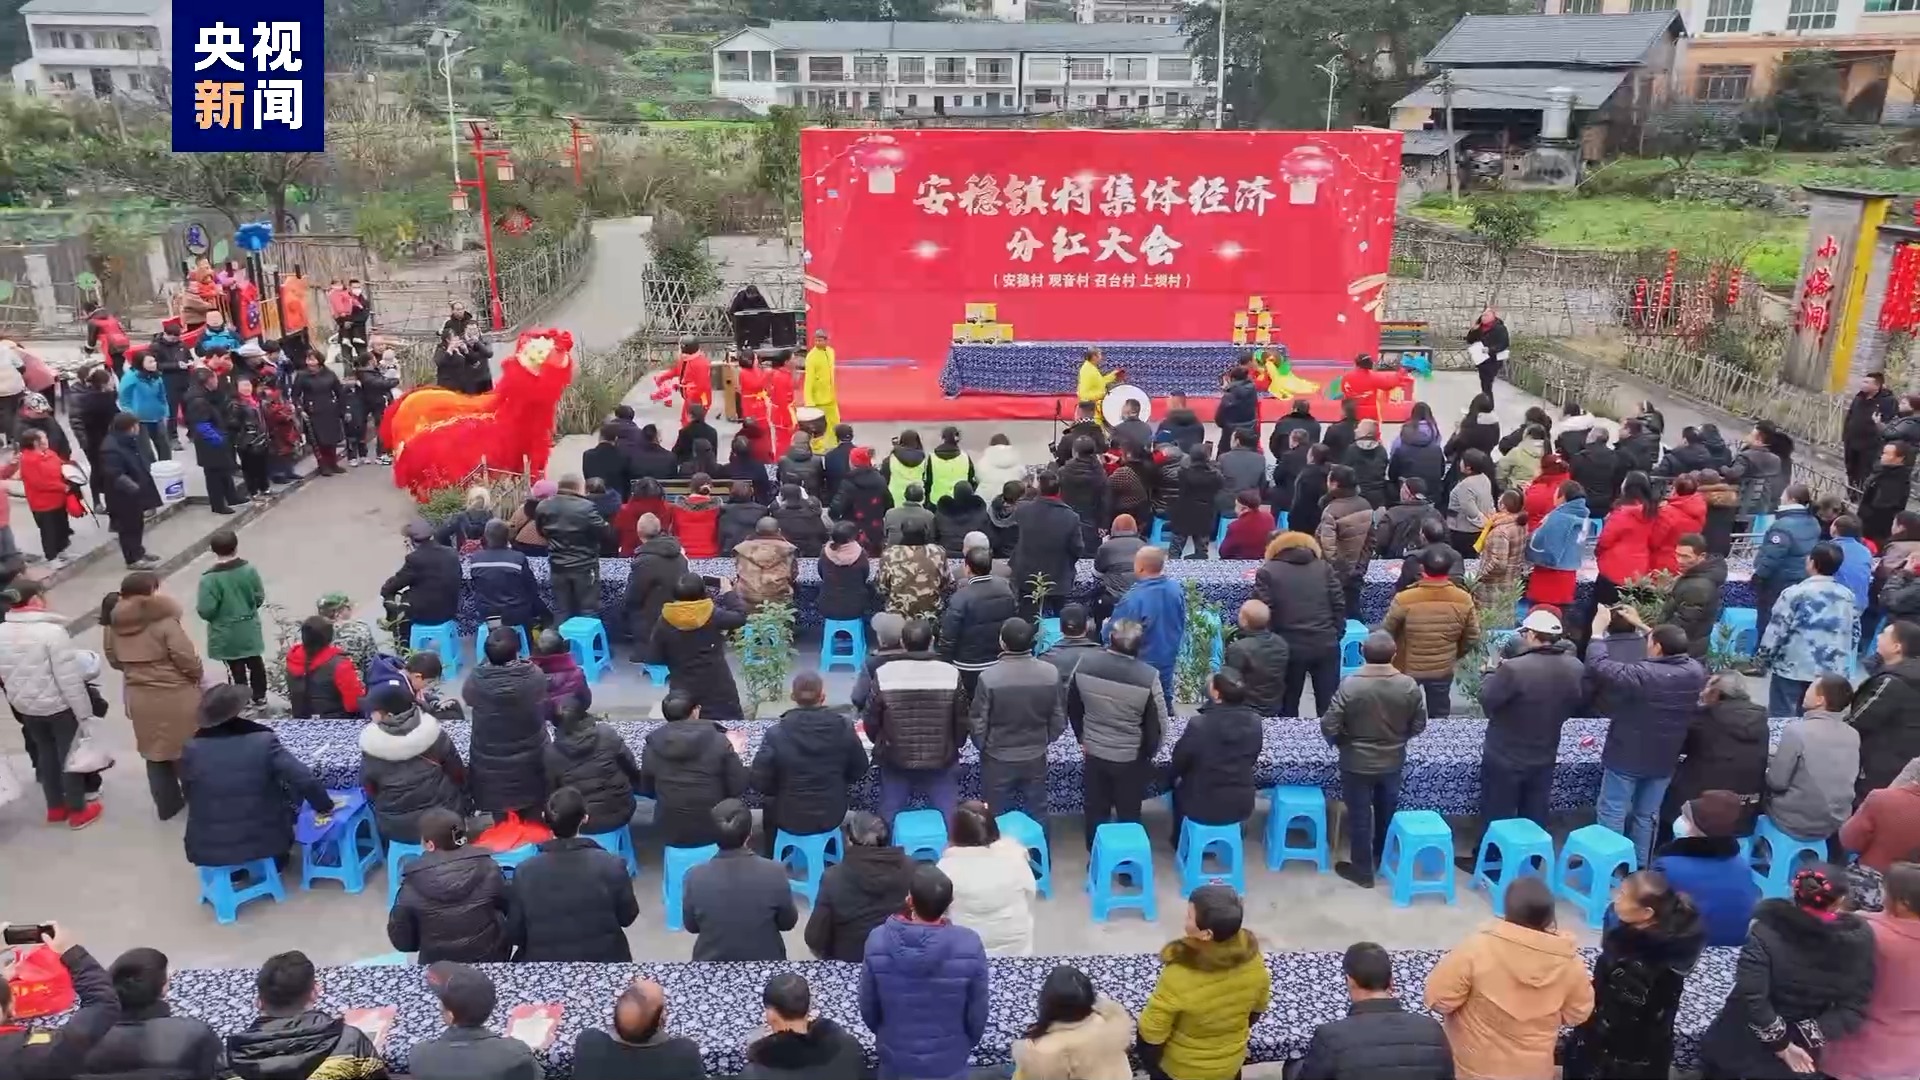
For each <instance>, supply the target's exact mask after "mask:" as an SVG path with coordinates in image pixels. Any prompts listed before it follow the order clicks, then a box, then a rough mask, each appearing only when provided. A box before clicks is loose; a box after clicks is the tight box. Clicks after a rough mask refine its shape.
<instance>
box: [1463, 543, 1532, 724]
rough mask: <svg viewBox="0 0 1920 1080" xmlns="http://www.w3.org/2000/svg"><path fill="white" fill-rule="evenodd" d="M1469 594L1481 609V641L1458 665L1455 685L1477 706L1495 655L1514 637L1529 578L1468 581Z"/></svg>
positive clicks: (1468, 651) (1521, 576)
mask: <svg viewBox="0 0 1920 1080" xmlns="http://www.w3.org/2000/svg"><path fill="white" fill-rule="evenodd" d="M1467 591H1468V592H1471V593H1472V594H1473V597H1474V603H1475V604H1476V605H1477V606H1478V607H1479V609H1480V640H1479V641H1477V642H1475V643H1474V645H1473V647H1472V648H1471V649H1468V650H1467V655H1465V656H1463V657H1461V658H1460V662H1459V663H1458V664H1456V665H1455V666H1454V685H1455V686H1457V687H1459V688H1460V692H1461V693H1462V694H1464V695H1465V696H1466V697H1467V698H1468V699H1470V700H1471V701H1472V702H1473V703H1474V704H1475V705H1478V704H1479V703H1480V687H1481V684H1483V683H1484V682H1485V681H1486V677H1487V672H1488V670H1489V669H1490V668H1491V667H1492V664H1493V658H1494V656H1495V655H1496V654H1497V653H1498V652H1499V651H1500V646H1501V645H1502V644H1503V643H1505V641H1506V640H1507V638H1509V637H1511V636H1512V635H1513V632H1514V631H1513V628H1514V626H1515V625H1516V619H1515V616H1516V615H1517V614H1518V611H1517V609H1518V605H1519V603H1520V598H1521V597H1522V596H1525V595H1526V592H1527V579H1526V575H1525V574H1522V575H1520V576H1519V577H1516V578H1514V579H1513V580H1511V581H1505V582H1491V581H1490V582H1485V583H1482V582H1480V581H1479V580H1478V579H1476V578H1469V579H1468V580H1467Z"/></svg>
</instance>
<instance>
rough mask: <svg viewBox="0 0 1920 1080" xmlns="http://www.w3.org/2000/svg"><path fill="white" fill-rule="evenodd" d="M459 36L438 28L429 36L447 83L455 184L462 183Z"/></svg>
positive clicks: (450, 146)
mask: <svg viewBox="0 0 1920 1080" xmlns="http://www.w3.org/2000/svg"><path fill="white" fill-rule="evenodd" d="M459 36H460V31H458V30H445V29H442V28H440V27H437V26H436V27H434V29H433V32H432V33H431V34H429V35H427V47H428V48H429V49H431V48H433V47H434V46H435V45H438V46H439V47H440V77H441V78H442V79H444V80H446V83H447V148H448V150H450V151H451V153H452V158H453V182H454V183H455V184H458V183H460V124H459V120H458V114H457V113H455V112H454V108H453V58H454V57H455V56H456V55H460V54H457V53H455V52H453V42H454V39H456V38H458V37H459ZM465 52H467V50H466V49H461V50H460V53H462V54H463V53H465Z"/></svg>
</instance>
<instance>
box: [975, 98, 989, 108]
mask: <svg viewBox="0 0 1920 1080" xmlns="http://www.w3.org/2000/svg"><path fill="white" fill-rule="evenodd" d="M986 105H987V103H986V102H985V101H984V100H982V98H981V96H980V95H979V94H975V95H973V107H974V108H976V109H984V108H986Z"/></svg>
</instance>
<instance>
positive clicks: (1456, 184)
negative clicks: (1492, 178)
mask: <svg viewBox="0 0 1920 1080" xmlns="http://www.w3.org/2000/svg"><path fill="white" fill-rule="evenodd" d="M1440 104H1441V106H1442V107H1443V108H1445V109H1446V111H1447V199H1448V201H1449V202H1453V203H1458V202H1459V201H1460V163H1459V162H1458V161H1455V160H1454V156H1453V72H1452V71H1451V70H1443V71H1441V72H1440Z"/></svg>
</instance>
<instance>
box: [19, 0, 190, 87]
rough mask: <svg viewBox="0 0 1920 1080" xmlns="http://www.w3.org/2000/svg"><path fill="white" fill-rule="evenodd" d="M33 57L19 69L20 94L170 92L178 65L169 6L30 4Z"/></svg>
mask: <svg viewBox="0 0 1920 1080" xmlns="http://www.w3.org/2000/svg"><path fill="white" fill-rule="evenodd" d="M20 17H21V19H22V20H24V21H25V22H26V25H27V38H28V42H29V44H31V46H32V48H33V56H32V57H31V58H29V59H27V60H22V61H21V62H20V63H18V64H15V65H14V66H13V85H14V89H16V90H18V91H20V92H21V93H25V94H32V95H42V96H46V97H56V98H57V97H65V96H68V95H74V94H78V95H85V96H89V97H101V98H105V97H112V96H114V95H116V94H118V95H124V96H127V97H130V98H135V99H139V100H144V101H152V100H158V99H160V98H162V97H164V96H165V94H166V93H167V85H166V83H167V79H168V72H169V70H170V69H171V68H172V66H173V56H172V50H173V43H172V34H173V6H172V4H171V3H170V2H169V0H27V3H25V4H23V5H21V7H20Z"/></svg>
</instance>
